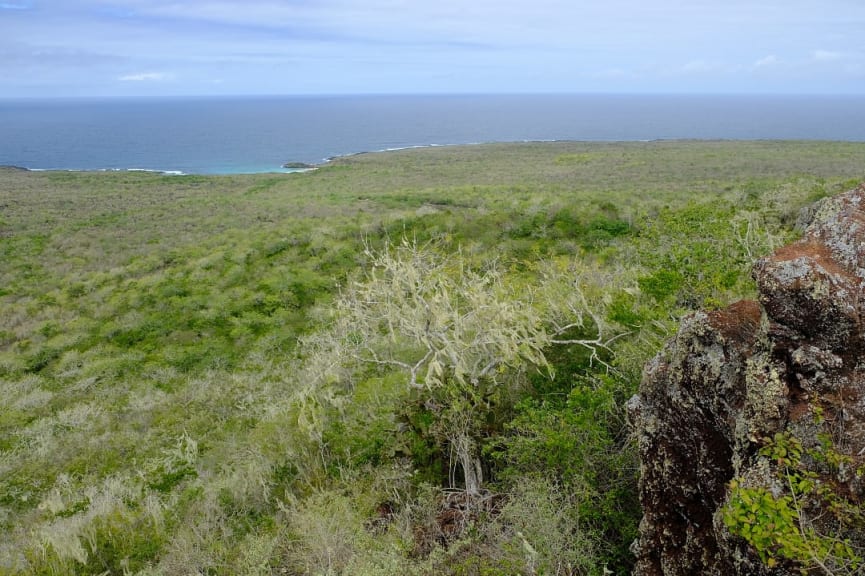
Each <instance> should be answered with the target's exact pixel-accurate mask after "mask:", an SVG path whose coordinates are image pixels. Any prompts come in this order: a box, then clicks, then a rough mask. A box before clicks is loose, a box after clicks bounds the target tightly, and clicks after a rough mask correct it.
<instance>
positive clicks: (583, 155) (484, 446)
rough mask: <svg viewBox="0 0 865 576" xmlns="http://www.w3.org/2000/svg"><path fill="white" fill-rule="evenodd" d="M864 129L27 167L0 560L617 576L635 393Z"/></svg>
mask: <svg viewBox="0 0 865 576" xmlns="http://www.w3.org/2000/svg"><path fill="white" fill-rule="evenodd" d="M863 167H865V144H861V143H830V142H649V143H534V144H531V143H530V144H501V145H482V146H467V147H446V148H429V149H416V150H406V151H400V152H390V153H382V154H362V155H357V156H352V157H347V158H342V159H339V160H337V161H334V162H332V163H330V164H328V165H325V166H323V167H320V168H318V169H317V170H314V171H311V172H306V173H295V174H258V175H243V176H212V177H210V176H209V177H203V176H162V175H158V174H148V173H137V172H127V173H76V172H26V171H20V170H11V169H0V262H2V266H0V572H2V573H10V574H103V573H108V574H123V573H131V574H190V573H199V574H513V573H521V574H534V573H543V574H602V573H603V570H604V569H605V567H606V569H609V570H613V571H614V572H615V573H622V572H626V571H628V570H630V568H631V567H632V565H633V562H634V560H633V558H632V557H631V554H630V552H629V551H628V547H629V546H630V544H631V542H632V541H633V540H634V538H635V537H636V534H637V522H638V521H639V518H640V515H641V511H640V509H639V506H638V502H637V480H638V478H637V475H638V457H637V449H636V446H635V442H634V440H633V438H632V437H631V435H630V432H629V428H628V425H627V421H626V415H625V411H624V404H625V402H626V401H627V399H628V398H629V397H631V396H632V395H633V394H634V393H635V392H636V391H637V386H638V384H639V381H640V377H641V372H642V368H643V365H644V364H645V363H646V362H647V361H648V360H649V359H650V358H651V357H653V356H654V355H655V354H657V353H658V351H659V350H660V349H661V345H662V342H663V341H664V340H665V339H666V338H668V337H670V336H671V335H672V334H674V333H675V331H676V329H677V328H678V324H679V319H680V318H682V317H683V316H684V315H685V314H686V313H688V312H689V311H692V310H695V309H699V308H705V309H710V310H711V309H720V308H722V307H724V306H726V305H728V304H730V303H731V302H734V301H736V300H739V299H740V298H743V297H749V298H754V297H755V296H756V288H755V286H754V283H753V281H752V280H751V278H750V275H749V274H750V269H751V266H752V264H753V262H754V261H755V260H756V259H757V258H759V257H761V256H764V255H766V254H768V253H770V252H771V251H772V250H773V249H774V248H776V247H778V246H780V245H782V244H784V243H787V242H788V241H790V240H792V239H794V238H795V237H797V235H798V234H799V232H798V231H797V230H796V229H795V226H796V223H797V217H798V215H799V212H800V210H801V209H802V208H803V207H804V206H807V205H809V204H810V203H812V202H814V201H815V200H818V199H820V198H823V197H825V196H829V195H834V194H836V193H838V192H841V191H843V190H847V189H849V188H851V187H854V186H855V184H857V183H858V182H860V181H861V180H863V179H865V168H863Z"/></svg>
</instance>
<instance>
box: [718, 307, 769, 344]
mask: <svg viewBox="0 0 865 576" xmlns="http://www.w3.org/2000/svg"><path fill="white" fill-rule="evenodd" d="M761 314H762V311H761V309H760V304H758V303H757V302H755V301H753V300H740V301H739V302H736V303H734V304H731V305H730V306H728V307H727V308H724V309H723V310H715V311H712V312H709V314H708V319H709V324H710V325H712V326H713V327H714V328H715V329H716V330H717V331H718V332H720V333H721V335H722V336H723V337H724V338H725V339H726V340H734V341H736V342H741V343H743V344H746V345H750V344H751V343H753V341H754V338H755V337H756V334H757V329H758V328H759V326H760V316H761Z"/></svg>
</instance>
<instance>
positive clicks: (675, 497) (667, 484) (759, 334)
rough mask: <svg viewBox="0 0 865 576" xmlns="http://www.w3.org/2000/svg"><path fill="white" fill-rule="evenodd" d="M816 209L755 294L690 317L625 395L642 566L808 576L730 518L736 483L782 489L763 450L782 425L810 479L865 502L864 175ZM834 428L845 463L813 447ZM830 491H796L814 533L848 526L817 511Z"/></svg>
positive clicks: (771, 262)
mask: <svg viewBox="0 0 865 576" xmlns="http://www.w3.org/2000/svg"><path fill="white" fill-rule="evenodd" d="M810 218H812V221H811V222H810V224H809V225H808V226H807V228H806V230H805V234H804V236H803V238H802V239H801V240H800V241H798V242H796V243H794V244H791V245H789V246H787V247H784V248H782V249H780V250H778V251H776V252H775V253H774V254H773V255H772V256H770V257H767V258H764V259H762V260H760V261H759V262H758V263H757V264H756V265H755V267H754V271H753V274H754V278H755V279H756V281H757V285H758V288H759V294H760V296H759V302H753V301H743V302H738V303H736V304H733V305H732V306H730V307H728V308H726V309H724V310H720V311H714V312H699V313H696V314H693V315H691V316H689V317H687V318H685V319H684V320H683V322H682V325H681V327H680V329H679V332H678V334H677V335H676V337H675V338H674V339H673V340H672V341H671V342H669V343H668V344H667V345H666V346H665V348H664V349H663V351H662V352H661V353H660V354H659V355H658V356H657V357H656V358H654V359H653V360H652V361H651V362H650V363H649V364H648V366H647V367H646V370H645V372H644V377H643V382H642V384H641V387H640V393H639V395H638V396H635V397H634V398H632V399H631V401H630V402H629V406H628V408H629V413H630V417H631V419H632V421H633V423H634V425H635V427H636V431H637V434H638V438H639V449H640V458H641V472H642V476H641V482H640V498H641V502H642V505H643V511H644V516H643V519H642V522H641V524H640V535H639V539H638V541H637V542H635V543H634V547H633V549H634V552H635V554H636V556H637V565H636V569H635V574H636V575H639V576H659V575H686V574H706V575H708V574H717V575H724V576H726V575H735V574H740V575H749V576H753V575H761V574H766V575H768V574H777V575H781V574H799V568H801V567H802V566H803V565H805V564H807V563H803V562H801V561H800V562H798V563H797V562H796V561H790V560H787V559H785V558H784V557H783V554H780V553H779V554H778V556H779V559H777V560H773V561H772V562H765V561H763V560H761V559H760V557H759V556H758V553H757V550H755V548H754V546H752V545H750V544H749V542H747V541H746V540H745V539H743V538H741V537H738V536H735V535H733V534H731V532H730V530H729V529H728V528H727V526H726V525H725V522H724V510H725V507H727V505H728V503H729V500H730V498H731V489H730V486H731V484H730V483H731V481H732V480H734V479H736V481H737V484H739V483H741V484H743V485H746V486H749V487H752V488H755V489H756V488H765V490H767V491H768V493H770V494H772V495H773V496H776V497H781V496H782V494H783V493H784V491H785V490H786V487H785V486H784V485H783V482H779V481H778V478H780V477H783V473H784V471H783V470H781V468H782V464H783V463H782V462H779V461H775V460H773V459H772V458H770V457H769V456H768V455H767V452H766V450H765V449H764V447H765V446H766V445H767V444H768V443H769V442H770V440H769V439H772V438H778V436H777V435H778V434H779V433H780V434H782V435H786V436H784V437H788V438H794V439H795V441H796V442H800V443H801V446H802V453H803V456H802V459H801V463H800V464H799V465H800V467H801V468H802V469H803V472H802V474H803V475H808V477H809V478H811V479H812V480H813V481H814V482H815V485H819V486H822V487H824V488H827V489H828V490H830V491H832V493H833V494H838V495H839V496H838V500H840V501H843V502H844V503H850V504H851V506H853V507H856V506H857V505H858V504H859V503H860V502H862V501H863V496H865V487H863V483H862V479H861V477H860V475H859V474H857V473H856V471H857V470H858V471H860V472H861V471H863V470H865V468H862V464H863V454H865V185H861V186H859V188H857V189H855V190H852V191H850V192H847V193H845V194H842V195H840V196H837V197H834V198H831V199H825V200H823V201H822V202H821V203H820V204H819V205H818V206H817V208H816V210H814V211H813V215H812V216H810ZM827 439H829V440H831V448H830V450H831V454H832V455H833V458H835V461H837V462H840V463H841V464H838V463H837V462H836V463H835V464H833V465H829V464H827V463H826V461H824V460H821V459H820V458H818V457H816V456H814V455H816V454H818V453H819V451H820V450H826V449H827V448H826V443H827ZM761 449H762V450H761ZM818 500H819V499H818ZM829 501H832V497H829V498H828V499H824V500H819V501H810V502H804V501H803V502H801V506H803V507H805V506H811V508H808V509H807V510H806V509H802V511H801V518H800V520H801V521H802V522H805V521H806V520H807V521H808V522H809V527H810V528H813V529H814V533H813V534H815V535H819V534H823V533H824V532H825V531H831V530H833V529H836V530H837V529H840V528H838V523H837V518H836V517H835V516H834V515H833V514H834V513H833V512H832V511H831V510H822V511H821V510H819V509H814V506H817V507H819V506H820V505H821V502H829ZM796 503H797V505H799V504H800V503H799V502H798V501H797V502H796ZM824 512H825V513H824ZM806 516H807V518H806ZM821 522H824V523H827V524H826V525H825V526H823V525H821ZM833 522H834V524H833ZM857 537H862V534H861V533H859V532H854V533H852V534H851V533H849V532H848V533H844V534H838V539H839V541H841V540H843V539H844V538H847V539H849V538H853V540H854V541H853V544H854V545H855V544H857V542H856V541H855V539H856V538H857ZM858 543H859V544H861V541H860V542H858ZM764 560H765V553H764ZM770 565H771V567H770ZM849 567H850V566H849V565H848V566H847V568H848V569H849ZM838 573H841V572H840V571H839V572H838Z"/></svg>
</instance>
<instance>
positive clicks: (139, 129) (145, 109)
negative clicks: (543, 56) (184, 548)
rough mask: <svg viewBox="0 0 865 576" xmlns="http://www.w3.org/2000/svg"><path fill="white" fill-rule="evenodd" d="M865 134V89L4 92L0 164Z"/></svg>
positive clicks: (253, 162)
mask: <svg viewBox="0 0 865 576" xmlns="http://www.w3.org/2000/svg"><path fill="white" fill-rule="evenodd" d="M681 138H695V139H817V140H847V141H865V96H684V95H682V96H662V95H643V96H640V95H627V96H626V95H510V96H505V95H477V96H467V95H460V96H333V97H245V98H240V97H238V98H200V99H188V98H187V99H149V100H128V99H123V100H120V99H117V100H99V99H80V100H28V101H22V100H0V165H14V166H22V167H26V168H30V169H69V170H111V169H119V170H123V169H147V170H159V171H177V172H183V173H192V174H196V173H197V174H228V173H245V172H268V171H280V170H281V166H282V164H284V163H285V162H290V161H295V162H307V163H320V162H322V161H323V160H325V159H327V158H330V157H333V156H339V155H344V154H352V153H358V152H367V151H375V150H385V149H392V148H404V147H411V146H427V145H445V144H467V143H477V142H509V141H527V140H599V141H612V140H656V139H681Z"/></svg>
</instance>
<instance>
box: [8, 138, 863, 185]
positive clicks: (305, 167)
mask: <svg viewBox="0 0 865 576" xmlns="http://www.w3.org/2000/svg"><path fill="white" fill-rule="evenodd" d="M663 142H671V143H676V142H679V143H685V142H693V143H710V142H730V143H733V142H778V143H790V142H808V143H820V142H825V143H847V144H865V142H863V141H858V140H827V139H821V138H815V139H810V138H790V139H787V138H779V139H775V138H753V139H752V138H653V139H635V140H628V139H611V140H573V139H527V140H507V141H488V142H463V143H454V144H437V143H433V144H414V145H408V146H396V147H389V148H381V149H376V150H362V151H358V152H347V153H344V154H335V155H332V156H327V157H325V158H324V159H323V160H322V161H320V162H315V163H307V162H299V161H298V162H295V161H289V162H286V163H285V164H283V165H281V166H279V167H274V168H268V169H261V170H251V171H228V172H227V171H195V172H193V171H189V172H185V171H182V170H162V169H156V168H134V167H133V168H30V167H27V166H19V165H14V164H0V170H5V171H20V172H82V173H111V172H141V173H150V174H161V175H163V176H251V175H255V174H304V173H307V172H314V171H316V170H318V169H320V168H323V167H326V166H327V165H329V164H331V163H333V162H337V161H339V160H342V159H348V158H353V157H356V156H364V155H369V154H384V153H388V152H402V151H406V150H424V149H431V148H454V147H461V146H465V147H475V146H493V145H505V146H507V145H521V144H568V143H573V144H599V145H600V144H652V143H663ZM295 164H296V165H297V166H296V167H289V166H291V165H295ZM301 165H302V166H301Z"/></svg>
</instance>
